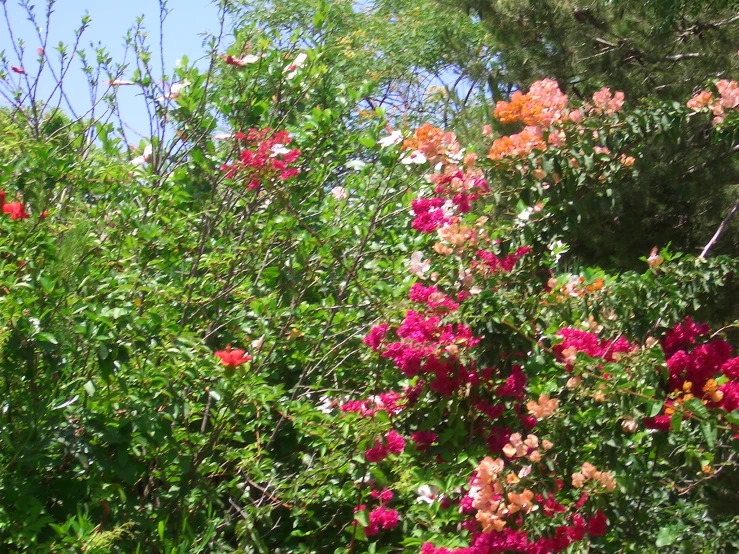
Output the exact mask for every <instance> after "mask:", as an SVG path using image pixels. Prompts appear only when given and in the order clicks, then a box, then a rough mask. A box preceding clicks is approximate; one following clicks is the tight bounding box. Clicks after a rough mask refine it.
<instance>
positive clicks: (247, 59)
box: [221, 54, 259, 67]
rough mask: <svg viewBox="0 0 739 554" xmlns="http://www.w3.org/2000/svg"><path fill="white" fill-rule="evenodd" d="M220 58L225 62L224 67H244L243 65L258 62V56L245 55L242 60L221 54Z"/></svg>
mask: <svg viewBox="0 0 739 554" xmlns="http://www.w3.org/2000/svg"><path fill="white" fill-rule="evenodd" d="M221 58H223V60H224V61H225V62H226V65H233V66H235V67H244V66H245V65H249V64H252V63H256V62H258V61H259V56H256V55H254V54H247V55H246V56H244V57H242V58H234V57H233V56H231V55H230V54H221Z"/></svg>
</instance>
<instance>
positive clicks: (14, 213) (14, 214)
mask: <svg viewBox="0 0 739 554" xmlns="http://www.w3.org/2000/svg"><path fill="white" fill-rule="evenodd" d="M5 198H6V194H5V191H4V190H0V213H3V214H8V215H10V219H13V220H16V219H27V218H28V217H29V216H28V214H27V213H26V210H25V208H24V207H23V203H22V202H6V201H5Z"/></svg>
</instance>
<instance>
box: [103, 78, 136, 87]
mask: <svg viewBox="0 0 739 554" xmlns="http://www.w3.org/2000/svg"><path fill="white" fill-rule="evenodd" d="M105 84H106V85H108V86H111V87H128V86H131V85H135V84H136V83H135V82H134V81H124V80H123V79H113V80H112V81H105Z"/></svg>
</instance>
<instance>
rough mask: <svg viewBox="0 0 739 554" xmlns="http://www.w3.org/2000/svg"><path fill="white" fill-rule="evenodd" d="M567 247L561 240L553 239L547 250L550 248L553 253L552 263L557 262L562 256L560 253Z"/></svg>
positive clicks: (566, 249) (567, 248) (565, 250)
mask: <svg viewBox="0 0 739 554" xmlns="http://www.w3.org/2000/svg"><path fill="white" fill-rule="evenodd" d="M569 249H570V247H569V246H567V245H566V244H565V243H564V242H562V241H561V240H555V241H554V242H552V243H551V244H550V245H549V250H551V251H552V254H554V263H558V262H559V260H560V258H561V257H562V254H564V253H565V252H567V251H568V250H569Z"/></svg>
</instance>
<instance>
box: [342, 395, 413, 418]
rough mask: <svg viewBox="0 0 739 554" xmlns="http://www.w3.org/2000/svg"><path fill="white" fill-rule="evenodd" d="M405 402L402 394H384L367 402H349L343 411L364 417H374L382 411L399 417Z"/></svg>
mask: <svg viewBox="0 0 739 554" xmlns="http://www.w3.org/2000/svg"><path fill="white" fill-rule="evenodd" d="M405 401H406V399H405V398H404V397H403V395H402V394H401V393H398V392H392V391H391V392H383V393H381V394H378V395H376V396H370V397H369V398H367V399H366V400H349V401H347V402H345V403H344V404H342V405H341V411H342V412H352V413H357V414H359V415H361V416H362V417H372V416H374V415H375V414H376V413H377V412H380V411H384V412H387V413H388V414H391V415H397V414H399V413H400V412H401V410H402V409H403V407H404V405H405Z"/></svg>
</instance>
